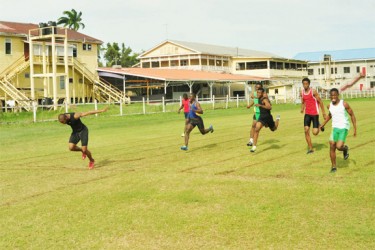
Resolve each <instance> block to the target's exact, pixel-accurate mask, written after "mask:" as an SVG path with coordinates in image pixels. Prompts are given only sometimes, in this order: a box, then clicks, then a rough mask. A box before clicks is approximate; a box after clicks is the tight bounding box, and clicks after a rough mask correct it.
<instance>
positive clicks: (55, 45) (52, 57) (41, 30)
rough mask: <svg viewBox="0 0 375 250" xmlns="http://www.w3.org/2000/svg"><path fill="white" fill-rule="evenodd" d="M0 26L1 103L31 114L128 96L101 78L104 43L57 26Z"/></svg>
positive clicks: (23, 24)
mask: <svg viewBox="0 0 375 250" xmlns="http://www.w3.org/2000/svg"><path fill="white" fill-rule="evenodd" d="M49 24H50V25H47V24H39V25H37V24H30V23H16V22H4V21H0V44H1V45H0V101H1V103H2V104H3V105H4V103H5V102H6V101H8V100H13V101H14V102H15V104H16V106H18V107H20V108H23V109H25V110H31V107H32V105H33V104H35V103H39V104H54V105H55V108H56V105H57V104H58V103H60V104H61V103H68V104H70V103H78V102H82V103H85V102H90V101H93V100H94V99H97V100H99V101H108V100H111V99H112V100H115V101H119V100H121V98H122V97H123V95H122V93H121V92H120V91H119V90H118V89H116V88H113V86H111V85H109V84H107V83H104V82H103V81H101V80H100V79H99V77H98V74H97V72H96V69H97V68H98V60H97V59H98V46H100V45H101V44H102V43H103V42H102V41H100V40H98V39H96V38H93V37H90V36H87V35H84V34H82V33H79V32H77V31H74V30H70V29H66V28H60V27H56V26H54V25H55V24H54V23H51V22H49Z"/></svg>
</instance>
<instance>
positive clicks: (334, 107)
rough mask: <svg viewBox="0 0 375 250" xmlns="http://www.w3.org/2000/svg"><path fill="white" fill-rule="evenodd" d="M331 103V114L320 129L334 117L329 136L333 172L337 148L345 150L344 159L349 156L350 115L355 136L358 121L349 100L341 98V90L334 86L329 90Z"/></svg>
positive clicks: (329, 108)
mask: <svg viewBox="0 0 375 250" xmlns="http://www.w3.org/2000/svg"><path fill="white" fill-rule="evenodd" d="M329 93H330V98H331V103H330V104H329V105H328V110H329V115H328V117H327V118H326V120H325V121H324V122H323V124H322V125H320V129H322V128H324V125H326V124H327V122H328V121H329V120H331V119H332V133H331V136H330V138H329V145H330V149H329V150H330V151H329V152H330V157H331V163H332V168H331V173H335V172H336V171H337V168H336V149H337V150H339V151H342V152H343V155H344V159H345V160H346V159H348V158H349V147H348V146H347V145H345V142H346V136H347V135H348V131H349V129H350V122H349V117H348V115H349V116H350V118H351V120H352V124H353V127H354V136H356V135H357V122H356V119H355V115H354V112H353V110H352V109H351V108H350V106H349V104H348V103H347V102H344V100H340V99H339V91H338V89H336V88H333V89H331V90H330V91H329Z"/></svg>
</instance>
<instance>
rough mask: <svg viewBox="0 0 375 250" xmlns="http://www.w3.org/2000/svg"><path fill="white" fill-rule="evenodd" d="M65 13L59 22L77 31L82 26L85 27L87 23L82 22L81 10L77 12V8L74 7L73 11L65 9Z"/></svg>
mask: <svg viewBox="0 0 375 250" xmlns="http://www.w3.org/2000/svg"><path fill="white" fill-rule="evenodd" d="M63 14H64V15H66V16H62V17H60V18H59V19H58V21H57V24H58V25H60V24H62V25H63V26H64V27H68V28H69V29H73V30H75V31H77V30H79V29H80V28H81V27H82V29H84V28H85V24H84V23H82V18H81V16H82V12H81V11H80V12H79V13H77V11H76V10H75V9H72V10H71V11H68V10H66V11H64V12H63Z"/></svg>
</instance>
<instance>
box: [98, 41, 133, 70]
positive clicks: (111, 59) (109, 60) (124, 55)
mask: <svg viewBox="0 0 375 250" xmlns="http://www.w3.org/2000/svg"><path fill="white" fill-rule="evenodd" d="M103 50H104V51H105V53H104V59H105V61H106V66H107V67H111V66H112V65H121V66H122V67H131V66H133V65H135V64H137V63H138V62H139V60H138V59H137V57H138V55H139V54H138V53H134V52H133V50H132V49H131V48H130V47H126V46H125V44H124V43H122V44H121V48H120V46H119V45H118V43H116V42H114V43H112V44H111V43H107V47H103Z"/></svg>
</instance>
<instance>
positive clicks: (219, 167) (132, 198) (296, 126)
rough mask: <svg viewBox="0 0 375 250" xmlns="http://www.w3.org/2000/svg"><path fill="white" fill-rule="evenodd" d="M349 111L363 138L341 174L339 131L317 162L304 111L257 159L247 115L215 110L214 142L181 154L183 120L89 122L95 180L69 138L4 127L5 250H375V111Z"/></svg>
mask: <svg viewBox="0 0 375 250" xmlns="http://www.w3.org/2000/svg"><path fill="white" fill-rule="evenodd" d="M349 104H350V105H351V106H352V108H353V110H354V112H355V114H356V117H357V123H358V135H357V137H356V138H354V137H353V136H352V132H353V131H352V130H351V131H350V132H349V136H348V140H347V142H348V145H349V147H350V158H349V159H348V160H347V161H344V160H343V158H342V154H341V153H338V156H337V158H338V159H337V163H338V172H337V173H336V174H330V173H329V170H330V160H329V154H328V153H329V152H328V150H329V149H328V137H329V134H330V130H331V129H330V128H329V126H328V125H327V127H326V132H324V133H321V134H319V135H318V136H316V137H313V138H312V139H313V144H314V147H315V149H316V152H315V153H314V154H312V155H306V149H307V148H306V142H305V139H304V134H303V127H302V122H303V115H302V114H300V113H299V106H296V105H274V108H273V114H274V115H276V114H281V122H280V127H279V130H277V131H276V132H274V133H272V132H270V131H269V130H268V129H263V130H262V131H261V133H260V137H259V143H258V148H257V152H256V153H254V154H251V153H250V152H249V149H248V148H247V147H246V146H245V144H246V143H247V141H248V134H249V127H250V124H251V117H252V113H251V111H249V110H247V109H246V108H241V109H228V110H225V109H219V110H207V111H206V112H205V114H204V116H203V117H204V121H205V123H206V125H209V124H211V123H212V124H213V125H214V127H215V132H214V133H213V134H208V135H205V136H202V135H200V134H199V133H198V130H197V129H195V130H194V131H193V132H192V135H191V140H190V145H189V151H187V152H182V151H181V150H180V149H179V147H180V146H181V145H183V139H182V138H181V137H180V134H181V132H182V128H183V123H184V120H183V118H182V115H177V114H176V113H171V112H170V113H161V114H149V115H132V116H122V117H120V116H109V115H110V114H112V113H111V112H114V111H113V109H116V107H111V112H110V113H109V114H104V115H99V116H98V117H95V116H91V117H85V118H83V121H84V123H85V124H86V125H87V126H88V128H89V130H90V140H89V148H90V149H91V151H92V153H93V156H94V158H95V159H96V169H95V170H92V171H89V170H88V169H87V164H88V162H87V160H86V161H82V160H81V156H80V154H79V153H73V152H69V151H68V145H67V141H68V138H69V134H70V127H68V126H64V125H61V124H59V123H58V122H56V121H54V122H44V123H35V124H34V123H23V122H21V123H12V124H2V125H0V142H1V146H0V147H1V148H0V149H1V150H0V173H1V175H0V194H1V196H0V235H1V237H0V249H250V248H277V249H291V248H293V249H296V248H297V249H317V248H318V249H344V248H350V249H374V248H375V241H374V238H375V224H374V221H375V208H374V207H375V188H374V183H375V168H374V167H375V153H374V152H375V150H374V149H375V125H374V124H375V111H374V108H375V101H374V100H371V99H362V100H349ZM206 108H208V107H206ZM116 112H117V111H116ZM9 119H10V120H12V121H16V120H17V119H16V118H14V117H10V118H9ZM329 125H330V123H329Z"/></svg>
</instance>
